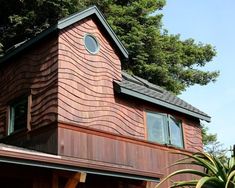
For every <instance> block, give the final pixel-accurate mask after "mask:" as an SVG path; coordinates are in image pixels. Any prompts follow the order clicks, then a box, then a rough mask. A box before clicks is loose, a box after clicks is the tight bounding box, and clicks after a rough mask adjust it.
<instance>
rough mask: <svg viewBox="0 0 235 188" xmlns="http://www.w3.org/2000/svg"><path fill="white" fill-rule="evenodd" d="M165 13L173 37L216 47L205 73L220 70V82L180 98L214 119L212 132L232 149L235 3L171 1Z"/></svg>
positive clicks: (165, 24) (234, 130)
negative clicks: (189, 39) (176, 35)
mask: <svg viewBox="0 0 235 188" xmlns="http://www.w3.org/2000/svg"><path fill="white" fill-rule="evenodd" d="M162 13H163V15H164V17H163V27H164V28H165V29H167V30H168V31H169V33H170V34H180V35H181V39H187V38H193V39H195V40H196V41H197V42H202V43H209V44H212V45H213V46H215V48H216V50H217V56H216V57H215V58H214V59H213V61H212V62H210V63H208V65H207V66H206V67H205V68H204V70H219V71H220V77H219V78H218V79H217V82H215V83H210V84H208V85H206V86H192V87H190V88H188V89H187V90H186V91H185V92H183V93H182V95H180V97H181V98H182V99H184V100H186V101H187V102H189V103H190V104H192V105H194V106H196V107H198V108H199V109H200V110H202V111H204V112H206V113H207V114H209V115H210V116H211V117H212V122H211V123H209V124H207V125H208V126H209V132H211V133H217V136H218V140H219V141H220V142H221V143H223V144H224V146H225V147H227V148H230V146H231V145H233V144H235V121H234V120H233V117H235V109H234V108H235V1H234V0H224V1H221V0H167V5H166V6H165V7H164V9H163V11H162Z"/></svg>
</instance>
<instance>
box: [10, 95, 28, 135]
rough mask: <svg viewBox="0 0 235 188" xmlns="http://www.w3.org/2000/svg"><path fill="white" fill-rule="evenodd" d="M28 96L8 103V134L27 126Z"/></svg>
mask: <svg viewBox="0 0 235 188" xmlns="http://www.w3.org/2000/svg"><path fill="white" fill-rule="evenodd" d="M27 116H28V98H27V97H24V98H21V99H19V100H17V101H16V102H14V103H12V104H11V105H10V114H9V118H10V119H9V126H8V134H11V133H13V132H15V131H19V130H22V129H26V128H27V120H28V118H27Z"/></svg>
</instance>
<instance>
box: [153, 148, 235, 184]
mask: <svg viewBox="0 0 235 188" xmlns="http://www.w3.org/2000/svg"><path fill="white" fill-rule="evenodd" d="M234 153H235V148H234V151H233V155H232V156H231V158H230V159H229V161H228V163H227V164H228V165H225V164H224V163H223V162H221V161H220V159H218V158H217V157H215V156H213V155H211V154H208V153H203V152H199V153H194V154H192V155H190V154H186V153H181V154H182V155H183V156H185V158H183V159H180V160H178V161H177V162H176V163H174V164H173V165H172V166H175V165H180V164H190V165H192V166H197V167H199V168H202V169H204V172H203V171H201V170H195V169H180V170H176V171H175V172H172V173H171V174H169V175H168V176H167V177H166V178H164V179H163V180H162V181H161V182H160V183H159V184H158V185H157V186H156V188H158V187H161V185H162V183H163V182H165V181H166V180H169V179H170V178H172V177H174V176H177V175H180V174H192V175H195V176H197V177H198V178H196V179H193V180H186V181H176V182H174V183H173V185H172V186H171V187H172V188H173V187H186V186H187V187H188V186H189V187H191V186H193V187H196V188H212V187H213V188H234V186H235V156H234Z"/></svg>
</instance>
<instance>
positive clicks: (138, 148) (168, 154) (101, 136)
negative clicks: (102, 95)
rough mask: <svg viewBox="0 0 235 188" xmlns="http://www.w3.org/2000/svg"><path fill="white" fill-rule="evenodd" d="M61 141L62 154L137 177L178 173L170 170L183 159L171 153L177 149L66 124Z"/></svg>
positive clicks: (184, 176)
mask: <svg viewBox="0 0 235 188" xmlns="http://www.w3.org/2000/svg"><path fill="white" fill-rule="evenodd" d="M58 140H59V143H58V147H59V148H58V151H59V154H60V155H63V156H67V157H74V156H76V158H77V159H79V160H80V161H83V162H84V163H85V164H87V165H88V166H92V165H97V168H101V169H102V168H103V169H109V168H111V167H115V168H117V169H119V170H120V171H121V172H128V171H130V170H132V171H133V172H135V174H139V175H146V176H152V177H154V176H155V177H163V176H165V175H167V174H169V173H170V172H172V171H174V170H176V169H177V167H172V168H167V167H168V166H169V165H170V164H173V163H174V162H176V160H178V159H180V158H182V156H181V155H179V154H172V152H180V150H177V149H174V148H166V147H164V146H161V145H157V144H153V143H149V142H146V141H142V140H138V139H135V140H133V139H132V138H128V137H124V136H116V135H111V134H108V133H105V132H97V131H96V130H91V129H90V130H89V129H85V128H82V127H80V128H79V127H77V126H71V125H66V124H60V125H59V130H58ZM181 152H182V151H181ZM102 166H103V167H102ZM181 167H186V168H189V167H190V166H189V165H184V166H181ZM185 178H186V179H188V178H191V176H190V175H182V176H179V177H177V178H176V180H185ZM167 184H169V182H168V183H167Z"/></svg>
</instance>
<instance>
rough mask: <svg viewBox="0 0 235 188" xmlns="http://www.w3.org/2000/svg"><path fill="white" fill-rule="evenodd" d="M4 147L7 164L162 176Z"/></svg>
mask: <svg viewBox="0 0 235 188" xmlns="http://www.w3.org/2000/svg"><path fill="white" fill-rule="evenodd" d="M4 148H5V147H4ZM4 148H2V147H0V163H1V162H2V163H9V164H19V165H26V166H33V167H42V168H48V169H56V170H66V171H72V172H85V173H90V174H97V175H106V176H113V177H122V178H128V179H136V180H145V181H155V182H159V180H160V178H161V177H162V174H157V173H151V174H150V173H147V174H148V175H146V174H143V172H142V173H141V172H138V173H136V171H133V170H132V171H131V172H130V173H127V172H122V170H119V169H118V168H116V167H113V169H112V170H107V168H105V166H103V168H101V167H100V166H99V168H94V166H95V165H93V164H89V165H87V164H85V163H81V162H79V161H77V160H71V158H68V157H66V156H58V155H52V154H45V153H41V154H34V152H30V151H23V150H19V149H16V150H15V149H9V148H7V147H6V148H5V149H4ZM87 166H88V167H87ZM123 171H124V170H123Z"/></svg>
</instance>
